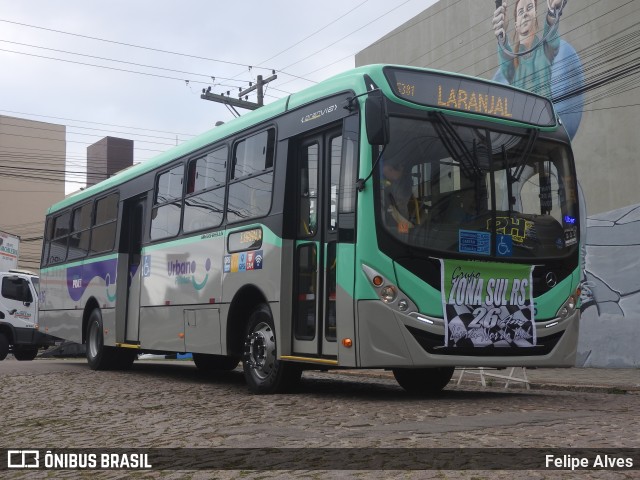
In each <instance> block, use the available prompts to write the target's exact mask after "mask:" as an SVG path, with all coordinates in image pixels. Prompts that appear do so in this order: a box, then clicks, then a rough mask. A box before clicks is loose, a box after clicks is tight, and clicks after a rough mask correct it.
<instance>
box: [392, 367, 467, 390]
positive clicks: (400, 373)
mask: <svg viewBox="0 0 640 480" xmlns="http://www.w3.org/2000/svg"><path fill="white" fill-rule="evenodd" d="M453 371H454V367H436V368H394V369H393V376H394V377H396V381H397V382H398V383H399V384H400V386H401V387H402V388H404V389H405V390H406V391H407V392H409V393H413V394H417V395H433V394H435V393H439V392H440V391H442V389H443V388H444V387H446V386H447V384H448V383H449V380H451V377H453Z"/></svg>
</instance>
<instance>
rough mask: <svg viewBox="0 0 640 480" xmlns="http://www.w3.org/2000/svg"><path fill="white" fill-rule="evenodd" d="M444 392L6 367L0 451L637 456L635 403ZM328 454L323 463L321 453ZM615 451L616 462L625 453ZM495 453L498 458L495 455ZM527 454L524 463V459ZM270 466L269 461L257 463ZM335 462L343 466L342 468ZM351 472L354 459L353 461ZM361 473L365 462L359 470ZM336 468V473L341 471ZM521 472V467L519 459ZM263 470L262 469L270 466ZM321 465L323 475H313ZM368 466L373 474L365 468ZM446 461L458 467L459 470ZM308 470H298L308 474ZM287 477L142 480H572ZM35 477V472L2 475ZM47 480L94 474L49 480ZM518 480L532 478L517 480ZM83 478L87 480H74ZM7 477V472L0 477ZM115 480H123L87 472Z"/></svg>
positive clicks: (178, 367)
mask: <svg viewBox="0 0 640 480" xmlns="http://www.w3.org/2000/svg"><path fill="white" fill-rule="evenodd" d="M454 383H455V382H452V383H451V384H450V385H449V386H448V387H447V388H446V389H445V391H444V392H443V393H442V395H440V396H438V397H434V398H416V397H412V396H410V395H408V394H406V393H405V392H404V391H403V390H402V389H401V388H400V387H399V386H398V385H397V384H396V383H395V381H393V380H392V379H389V378H385V377H380V376H378V377H373V376H367V375H362V376H354V375H347V374H340V373H331V372H325V373H321V372H305V374H304V376H303V381H302V384H301V386H300V388H299V389H298V391H296V392H295V393H292V394H287V395H270V396H257V395H251V394H250V393H249V392H248V390H247V388H246V386H245V384H244V378H243V375H242V372H241V370H240V369H237V370H235V371H233V372H228V373H224V374H218V375H216V376H211V375H209V376H208V375H205V374H202V373H201V372H199V371H198V370H197V369H196V368H195V366H194V365H193V363H191V362H190V361H138V362H136V363H135V364H134V367H133V369H132V370H131V371H129V372H93V371H91V370H90V369H89V368H88V366H87V365H86V362H85V361H84V360H53V359H49V360H36V361H33V362H17V361H15V360H10V359H7V360H5V361H3V362H0V425H1V426H2V427H1V431H2V434H1V437H0V438H1V439H0V446H1V447H2V448H5V449H7V448H13V449H15V448H22V449H27V448H37V449H62V448H95V449H106V448H113V447H118V448H176V447H177V448H225V449H229V448H234V449H235V448H239V449H269V448H301V447H304V448H306V449H309V450H308V451H309V452H312V451H313V449H325V448H330V449H340V450H337V452H341V451H343V450H344V449H359V450H354V451H356V452H359V453H361V454H362V455H371V456H372V461H373V459H374V457H375V455H376V453H375V452H376V451H378V452H379V449H382V448H402V449H421V448H453V449H459V448H460V449H463V450H460V452H463V453H464V452H466V451H467V450H464V449H472V448H491V449H496V450H493V451H485V454H487V452H488V453H490V454H499V453H500V449H505V448H532V449H538V450H533V451H531V452H532V453H533V454H535V455H542V454H544V453H545V452H546V451H549V452H559V450H554V449H562V448H568V447H572V448H584V449H587V448H588V449H595V450H602V451H603V452H604V451H605V450H604V449H610V450H606V452H608V453H611V452H615V451H616V450H620V449H631V448H635V449H638V448H640V419H639V416H638V415H637V411H638V407H639V406H640V401H639V400H640V394H639V392H630V393H627V394H607V393H602V392H594V393H589V392H579V391H553V390H539V391H536V390H529V391H527V390H524V389H523V388H509V389H507V390H505V389H503V388H482V387H481V386H479V385H469V384H463V385H461V386H459V387H456V386H455V385H454ZM320 451H322V450H320ZM620 451H622V450H620ZM492 452H493V453H492ZM531 452H530V453H531ZM265 455H267V454H266V453H265ZM336 459H337V460H340V457H339V455H338V457H336ZM356 460H358V459H356ZM359 460H362V459H359ZM340 461H341V460H340ZM514 461H515V462H517V461H518V460H517V459H514ZM265 464H266V463H265ZM321 465H324V464H322V463H321ZM372 465H373V464H372ZM455 465H456V464H455V462H454V466H455ZM303 467H304V468H303ZM314 468H315V467H314V465H313V462H312V461H310V462H309V464H308V465H304V464H303V465H300V467H299V468H297V469H298V470H302V471H298V472H295V473H291V472H282V471H273V470H267V471H257V472H255V471H254V472H251V471H246V470H242V469H239V470H233V471H219V472H215V475H213V474H212V472H210V471H202V470H193V471H191V472H184V471H162V472H160V471H151V472H144V473H143V472H138V475H141V478H214V477H215V478H283V477H289V478H478V479H480V478H505V479H506V478H524V477H526V478H567V473H566V472H560V471H550V470H540V471H529V472H522V471H520V472H517V471H516V472H514V471H511V472H509V471H507V472H504V471H477V470H473V471H469V470H467V471H456V470H457V469H456V468H451V469H447V470H427V471H402V470H403V469H402V468H398V469H397V470H387V469H384V470H383V471H379V470H378V469H373V470H369V469H363V470H357V471H352V470H349V469H347V468H346V466H345V469H339V468H338V469H337V470H334V471H331V472H327V471H316V470H314ZM4 473H10V474H11V478H42V477H43V475H42V472H24V471H20V472H16V471H11V472H4ZM49 473H55V475H53V476H52V477H51V478H60V477H66V478H76V476H78V477H80V476H82V477H84V476H88V472H78V471H57V472H49ZM524 473H526V475H524V476H523V475H522V474H524ZM81 474H83V475H81ZM575 475H576V478H578V476H579V478H639V477H640V471H639V470H637V469H636V470H607V471H600V470H588V471H583V472H580V473H576V474H575ZM0 476H3V472H0ZM91 476H92V478H93V477H94V476H96V477H97V478H121V477H122V476H123V472H122V471H102V472H92V473H91Z"/></svg>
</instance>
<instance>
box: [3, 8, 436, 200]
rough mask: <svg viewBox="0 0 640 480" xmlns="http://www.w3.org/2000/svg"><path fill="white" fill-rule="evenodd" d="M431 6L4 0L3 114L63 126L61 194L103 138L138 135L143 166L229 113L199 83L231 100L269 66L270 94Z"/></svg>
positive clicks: (313, 77) (78, 183)
mask: <svg viewBox="0 0 640 480" xmlns="http://www.w3.org/2000/svg"><path fill="white" fill-rule="evenodd" d="M435 2H436V0H391V1H390V0H346V1H345V0H323V1H322V2H301V1H293V0H268V1H265V0H262V1H258V0H245V1H244V2H242V3H239V4H234V3H229V2H224V3H223V2H216V1H214V0H209V1H205V0H183V1H176V0H127V1H123V0H91V1H88V0H20V1H16V0H0V98H1V101H0V114H1V115H8V116H14V117H20V118H28V119H31V120H39V121H45V122H50V123H57V124H63V125H66V126H67V171H68V174H67V184H66V191H67V193H69V192H72V191H75V190H77V189H78V188H80V187H83V186H84V178H85V177H84V174H83V172H84V171H85V165H86V149H87V146H89V145H91V144H93V143H95V142H97V141H98V140H100V139H101V138H103V137H105V136H114V137H122V138H129V139H132V140H134V142H135V149H134V163H139V162H143V161H145V160H147V159H149V158H152V157H154V156H155V155H157V154H159V153H160V152H162V151H165V150H167V149H168V148H170V147H171V146H174V145H176V144H177V143H180V142H182V141H184V140H187V139H189V138H191V137H192V136H194V135H197V134H199V133H202V132H204V131H206V130H209V129H210V128H213V127H214V125H215V123H216V122H217V121H224V122H226V121H229V120H231V119H232V118H233V114H232V113H231V112H230V111H229V110H228V109H227V108H226V107H225V106H224V105H222V104H219V103H216V102H210V101H206V100H202V99H201V98H200V95H201V92H202V89H203V88H207V87H209V86H211V92H212V93H225V94H226V92H227V91H229V92H231V95H232V96H233V97H234V98H237V93H238V92H239V89H240V88H242V89H245V88H248V87H249V82H250V81H251V82H255V80H256V77H257V75H262V76H263V78H267V77H269V76H271V75H272V70H276V74H277V75H278V78H277V80H275V81H273V82H270V83H269V85H268V87H267V89H266V97H265V103H269V102H272V101H274V100H276V99H278V98H282V97H285V96H286V95H287V94H289V93H294V92H297V91H300V90H302V89H304V88H305V87H308V86H311V85H313V84H314V83H315V82H318V81H321V80H324V79H326V78H329V77H331V76H332V75H335V74H337V73H339V72H342V71H344V70H347V69H349V68H352V67H354V66H355V54H356V53H358V52H359V51H361V50H363V49H364V48H366V47H367V46H369V45H371V44H372V43H374V42H375V41H376V40H378V39H379V38H381V37H382V36H384V35H385V34H387V33H389V32H390V31H392V30H393V29H395V28H397V27H399V26H400V25H402V24H403V23H405V22H406V21H408V20H410V19H412V18H413V17H415V16H416V15H418V14H419V13H420V12H422V11H424V10H425V9H427V8H428V7H429V6H431V5H432V4H434V3H435ZM90 37H91V38H90ZM105 40H107V41H105ZM140 47H143V48H140ZM17 52H19V53H17ZM97 57H99V58H97ZM54 59H57V60H54ZM123 62H128V63H123ZM88 64H89V65H88ZM152 67H155V68H152ZM131 72H139V73H131ZM167 77H168V78H167ZM212 77H213V78H212ZM249 101H253V102H255V101H256V98H255V94H253V95H252V96H250V97H249ZM239 111H240V113H246V110H239Z"/></svg>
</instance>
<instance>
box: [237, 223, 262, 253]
mask: <svg viewBox="0 0 640 480" xmlns="http://www.w3.org/2000/svg"><path fill="white" fill-rule="evenodd" d="M261 246H262V229H261V228H252V229H251V230H242V231H240V232H233V233H230V234H229V252H241V251H244V250H257V249H258V248H260V247H261Z"/></svg>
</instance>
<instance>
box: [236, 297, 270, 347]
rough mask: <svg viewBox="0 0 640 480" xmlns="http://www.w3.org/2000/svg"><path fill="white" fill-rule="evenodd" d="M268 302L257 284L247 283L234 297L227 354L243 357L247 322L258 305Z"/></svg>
mask: <svg viewBox="0 0 640 480" xmlns="http://www.w3.org/2000/svg"><path fill="white" fill-rule="evenodd" d="M264 303H267V299H266V297H265V295H264V294H263V293H262V291H260V289H259V288H258V287H256V286H255V285H245V286H244V287H242V288H241V289H240V290H238V292H237V293H236V294H235V296H234V297H233V300H232V301H231V306H230V307H229V314H228V315H227V354H228V355H230V356H233V357H237V358H241V357H242V351H243V345H244V337H245V333H246V328H247V322H248V321H249V317H250V316H251V314H252V313H253V311H254V310H255V309H256V308H257V307H258V305H261V304H264Z"/></svg>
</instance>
